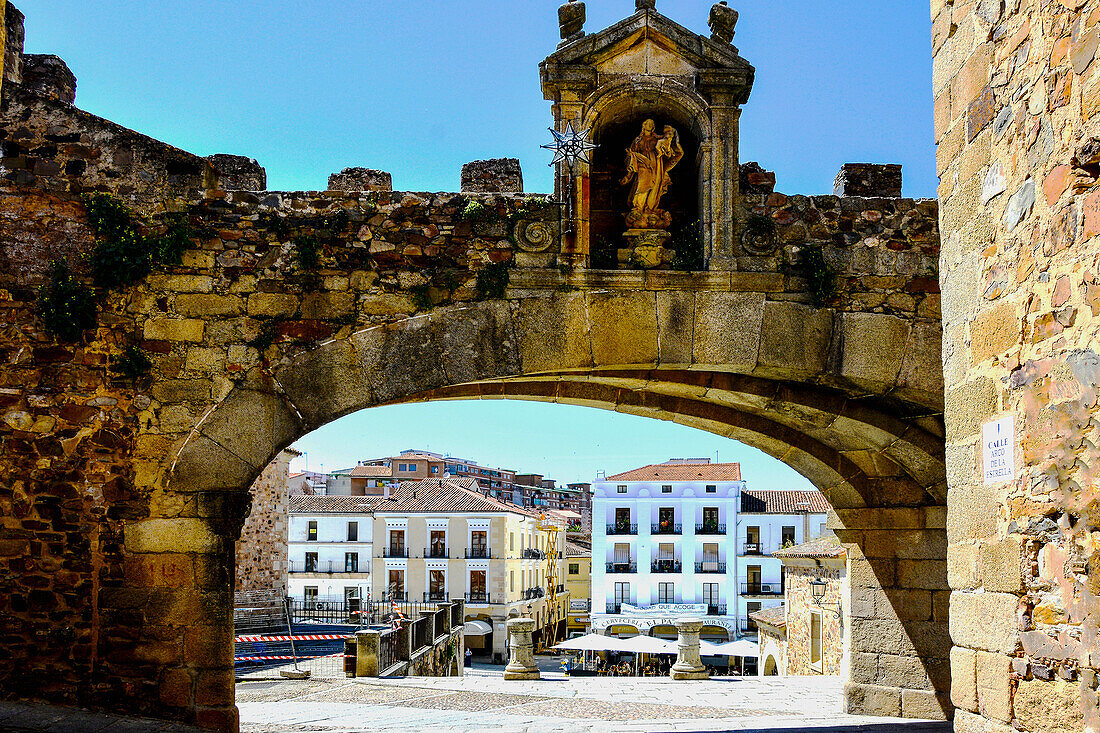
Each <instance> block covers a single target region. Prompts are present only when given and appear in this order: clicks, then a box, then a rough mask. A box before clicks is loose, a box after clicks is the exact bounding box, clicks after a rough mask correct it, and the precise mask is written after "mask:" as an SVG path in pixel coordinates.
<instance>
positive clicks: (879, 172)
mask: <svg viewBox="0 0 1100 733" xmlns="http://www.w3.org/2000/svg"><path fill="white" fill-rule="evenodd" d="M833 194H834V195H836V196H865V197H874V198H899V197H901V166H900V165H876V164H873V163H845V164H844V165H843V166H842V167H841V169H840V173H838V174H837V176H836V182H835V183H834V184H833Z"/></svg>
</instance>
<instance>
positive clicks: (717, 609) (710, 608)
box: [707, 603, 726, 616]
mask: <svg viewBox="0 0 1100 733" xmlns="http://www.w3.org/2000/svg"><path fill="white" fill-rule="evenodd" d="M707 615H708V616H725V615H726V604H725V603H708V604H707Z"/></svg>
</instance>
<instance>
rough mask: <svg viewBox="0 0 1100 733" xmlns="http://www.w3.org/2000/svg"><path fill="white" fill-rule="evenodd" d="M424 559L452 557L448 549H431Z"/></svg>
mask: <svg viewBox="0 0 1100 733" xmlns="http://www.w3.org/2000/svg"><path fill="white" fill-rule="evenodd" d="M424 557H450V554H449V553H448V552H447V548H446V547H430V548H428V551H427V552H425V553H424Z"/></svg>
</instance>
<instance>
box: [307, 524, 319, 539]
mask: <svg viewBox="0 0 1100 733" xmlns="http://www.w3.org/2000/svg"><path fill="white" fill-rule="evenodd" d="M306 541H308V542H316V541H317V520H316V519H311V520H309V527H308V529H307V530H306Z"/></svg>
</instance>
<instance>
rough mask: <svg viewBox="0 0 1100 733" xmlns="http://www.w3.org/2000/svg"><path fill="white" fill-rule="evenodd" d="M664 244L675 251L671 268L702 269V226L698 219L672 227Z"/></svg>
mask: <svg viewBox="0 0 1100 733" xmlns="http://www.w3.org/2000/svg"><path fill="white" fill-rule="evenodd" d="M666 246H667V247H668V248H670V249H672V250H673V251H674V252H675V253H676V254H675V255H674V256H673V258H672V269H673V270H702V269H703V227H702V224H701V223H700V222H699V220H698V219H696V220H695V221H690V222H688V223H686V224H683V225H681V226H679V227H677V228H676V229H673V230H672V236H671V237H669V240H668V244H667V245H666Z"/></svg>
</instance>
